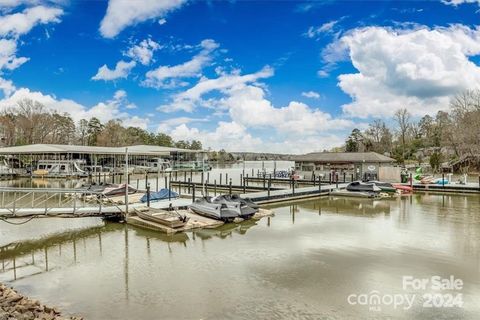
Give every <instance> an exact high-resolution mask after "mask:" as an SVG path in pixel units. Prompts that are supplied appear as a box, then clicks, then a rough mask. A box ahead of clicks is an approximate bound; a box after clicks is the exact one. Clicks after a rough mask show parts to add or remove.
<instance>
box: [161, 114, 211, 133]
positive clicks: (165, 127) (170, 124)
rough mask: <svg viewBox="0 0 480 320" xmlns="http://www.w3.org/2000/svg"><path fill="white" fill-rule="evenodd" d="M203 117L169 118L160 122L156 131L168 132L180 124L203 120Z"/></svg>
mask: <svg viewBox="0 0 480 320" xmlns="http://www.w3.org/2000/svg"><path fill="white" fill-rule="evenodd" d="M205 121H207V119H205V118H190V117H177V118H170V119H167V120H164V121H162V122H160V124H159V125H158V128H157V132H170V131H171V130H172V129H173V128H174V127H177V126H179V125H182V124H188V123H193V122H205Z"/></svg>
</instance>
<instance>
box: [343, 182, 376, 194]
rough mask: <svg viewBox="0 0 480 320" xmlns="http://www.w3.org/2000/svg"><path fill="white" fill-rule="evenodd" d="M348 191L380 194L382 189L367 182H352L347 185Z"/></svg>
mask: <svg viewBox="0 0 480 320" xmlns="http://www.w3.org/2000/svg"><path fill="white" fill-rule="evenodd" d="M346 189H347V190H348V191H353V192H374V193H378V192H381V191H382V189H380V188H379V187H377V186H376V185H375V184H373V183H368V182H361V181H354V182H351V183H349V184H348V185H347V188H346Z"/></svg>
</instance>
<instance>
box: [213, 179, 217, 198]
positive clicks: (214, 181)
mask: <svg viewBox="0 0 480 320" xmlns="http://www.w3.org/2000/svg"><path fill="white" fill-rule="evenodd" d="M213 194H214V195H215V197H216V196H217V179H215V180H213Z"/></svg>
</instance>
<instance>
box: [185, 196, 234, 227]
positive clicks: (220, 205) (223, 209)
mask: <svg viewBox="0 0 480 320" xmlns="http://www.w3.org/2000/svg"><path fill="white" fill-rule="evenodd" d="M189 208H190V210H192V211H193V212H195V213H197V214H199V215H202V216H205V217H207V218H212V219H216V220H222V221H224V222H232V221H233V220H234V219H235V218H237V217H239V216H240V215H241V211H240V203H239V202H232V201H226V200H224V199H223V200H215V199H214V198H212V197H208V196H207V197H202V198H198V199H197V200H195V202H193V203H192V204H191V205H189Z"/></svg>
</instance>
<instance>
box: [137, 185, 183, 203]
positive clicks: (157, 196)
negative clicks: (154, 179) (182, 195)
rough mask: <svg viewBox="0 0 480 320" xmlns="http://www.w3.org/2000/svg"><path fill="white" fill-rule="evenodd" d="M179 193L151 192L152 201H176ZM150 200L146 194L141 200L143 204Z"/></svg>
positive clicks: (169, 191)
mask: <svg viewBox="0 0 480 320" xmlns="http://www.w3.org/2000/svg"><path fill="white" fill-rule="evenodd" d="M178 197H179V195H178V193H176V192H174V191H172V190H170V189H165V188H164V189H160V191H157V192H150V201H159V200H166V199H175V198H178ZM147 200H148V198H147V195H146V194H145V195H144V196H143V197H142V198H140V201H141V202H147Z"/></svg>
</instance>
